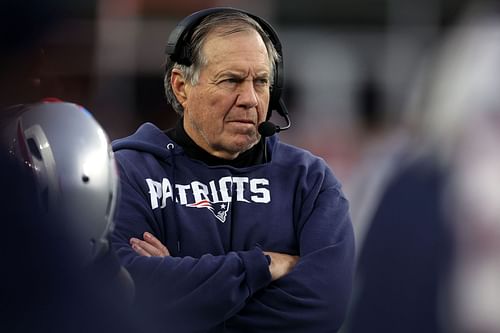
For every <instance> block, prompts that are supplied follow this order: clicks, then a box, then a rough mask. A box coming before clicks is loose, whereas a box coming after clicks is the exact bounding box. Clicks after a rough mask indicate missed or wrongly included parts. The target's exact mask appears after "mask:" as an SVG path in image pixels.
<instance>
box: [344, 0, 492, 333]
mask: <svg viewBox="0 0 500 333" xmlns="http://www.w3.org/2000/svg"><path fill="white" fill-rule="evenodd" d="M490 5H491V4H488V3H480V4H475V6H473V7H471V8H470V9H469V11H468V12H467V13H466V15H465V16H464V18H463V20H462V21H460V22H459V24H458V25H457V26H456V27H455V28H454V29H453V30H452V32H451V33H450V34H449V35H448V36H447V38H446V39H445V40H444V43H443V44H442V46H441V47H440V48H439V49H438V52H437V53H436V54H435V57H433V58H431V59H432V60H431V62H430V63H429V67H428V68H427V69H426V71H424V72H422V76H421V78H420V80H419V83H418V85H417V89H416V90H415V91H414V93H415V96H416V97H417V98H416V99H415V100H414V102H415V103H413V104H412V106H411V109H412V111H413V112H410V114H409V117H408V119H409V120H410V123H409V124H410V126H412V127H409V129H410V130H409V132H408V133H409V135H408V136H407V137H406V138H407V139H409V140H406V141H405V144H403V145H400V146H398V149H395V150H393V151H392V155H390V156H387V160H390V161H392V163H391V164H390V165H386V168H385V169H384V170H379V171H378V173H374V174H372V177H379V179H383V181H380V180H379V181H378V188H377V189H376V191H374V193H378V196H377V195H374V196H373V197H372V199H373V200H374V202H372V203H371V204H368V205H365V206H359V207H358V208H359V210H360V212H362V211H363V209H369V210H370V214H365V215H364V216H366V217H367V218H366V221H365V222H366V225H365V226H361V227H360V228H356V230H358V232H359V233H358V235H359V236H360V237H359V238H358V240H360V243H361V244H360V252H359V255H358V263H357V264H358V267H357V273H356V287H355V295H356V296H355V297H354V298H353V302H352V307H351V309H350V312H349V319H348V321H347V324H346V325H345V331H346V332H367V331H373V332H454V333H456V332H464V333H465V332H467V333H469V332H470V333H471V332H487V333H493V332H499V331H500V319H499V316H498V309H499V308H500V261H498V253H500V222H499V221H500V210H499V209H500V191H499V187H498V183H499V180H500V152H499V150H498V142H500V141H499V140H500V94H498V87H499V86H500V24H499V22H500V21H499V14H500V12H499V10H498V9H499V8H498V6H497V5H491V6H490ZM358 213H359V212H358ZM358 213H357V214H358ZM360 215H361V216H363V214H360Z"/></svg>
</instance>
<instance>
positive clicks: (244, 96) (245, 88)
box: [237, 80, 258, 109]
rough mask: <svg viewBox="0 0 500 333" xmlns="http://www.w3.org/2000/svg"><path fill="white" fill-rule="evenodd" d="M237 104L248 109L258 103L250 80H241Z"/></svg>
mask: <svg viewBox="0 0 500 333" xmlns="http://www.w3.org/2000/svg"><path fill="white" fill-rule="evenodd" d="M237 104H238V106H242V107H244V108H247V109H250V108H253V107H255V106H257V104H258V98H257V91H256V90H255V87H254V82H253V81H252V80H244V81H243V82H241V84H240V87H239V91H238V99H237Z"/></svg>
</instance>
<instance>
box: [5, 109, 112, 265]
mask: <svg viewBox="0 0 500 333" xmlns="http://www.w3.org/2000/svg"><path fill="white" fill-rule="evenodd" d="M4 116H5V117H3V124H2V127H3V128H2V134H3V136H4V138H3V142H4V143H5V144H6V146H7V148H8V151H9V152H10V154H11V155H14V156H15V157H16V158H17V159H18V160H19V161H20V162H21V163H22V164H24V165H25V166H27V167H28V168H30V169H31V170H32V171H33V173H34V176H35V179H36V182H37V186H38V194H39V195H38V198H39V199H40V203H41V206H42V207H43V209H44V210H46V212H47V214H50V215H49V216H52V215H53V216H54V223H59V224H62V225H58V226H57V227H58V228H63V229H64V231H67V234H68V235H70V237H72V238H71V241H72V242H73V243H74V244H75V248H76V250H77V251H78V253H81V255H82V258H81V260H82V262H83V263H84V264H88V263H89V262H91V261H93V260H95V259H96V258H97V257H98V256H99V255H100V254H103V253H108V252H109V245H108V242H107V234H108V233H109V232H110V231H111V229H112V228H113V222H112V221H113V213H114V209H115V203H116V200H117V196H118V194H119V182H118V174H117V170H116V164H115V161H114V157H113V152H112V150H111V146H110V141H109V139H108V137H107V135H106V133H105V132H104V131H103V129H102V128H101V126H100V125H99V124H98V123H97V121H96V120H95V119H94V117H93V116H92V115H91V114H90V113H89V112H88V111H87V110H86V109H85V108H83V107H81V106H79V105H76V104H73V103H67V102H62V101H56V102H53V101H50V102H40V103H36V104H27V105H17V106H13V107H10V108H9V109H8V110H6V112H5V113H4ZM26 206H27V209H29V203H26ZM56 221H57V222H56Z"/></svg>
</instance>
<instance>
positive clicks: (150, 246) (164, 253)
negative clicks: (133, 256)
mask: <svg viewBox="0 0 500 333" xmlns="http://www.w3.org/2000/svg"><path fill="white" fill-rule="evenodd" d="M142 236H143V237H144V240H140V239H138V238H135V237H132V238H130V245H131V246H132V249H134V251H135V252H137V253H138V254H140V255H141V256H145V257H168V256H170V252H169V251H168V249H167V247H166V246H165V245H163V244H162V243H161V242H160V241H159V240H158V238H156V237H155V236H153V235H152V234H150V233H149V232H145V233H144V234H143V235H142Z"/></svg>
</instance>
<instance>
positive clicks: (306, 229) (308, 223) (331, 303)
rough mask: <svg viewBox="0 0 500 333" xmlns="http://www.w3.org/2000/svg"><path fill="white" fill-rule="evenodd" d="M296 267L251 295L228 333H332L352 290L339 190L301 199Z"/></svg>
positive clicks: (347, 226)
mask: <svg viewBox="0 0 500 333" xmlns="http://www.w3.org/2000/svg"><path fill="white" fill-rule="evenodd" d="M300 207H301V211H302V212H305V213H304V215H303V216H302V217H301V219H302V220H303V223H302V224H301V225H300V230H298V237H299V241H300V259H299V261H298V263H297V265H296V266H295V267H294V269H293V270H292V271H291V272H290V273H289V274H287V275H286V276H284V277H283V278H281V279H279V280H276V281H274V282H273V283H271V284H270V285H269V286H268V287H267V288H265V289H263V290H261V291H259V292H257V293H256V294H254V295H253V296H252V297H251V298H250V300H249V302H248V303H247V304H246V306H245V307H244V309H242V310H241V311H240V312H239V313H238V314H237V315H235V316H234V317H233V318H231V319H230V320H229V321H228V322H227V323H226V328H227V330H228V332H315V333H317V332H336V331H337V330H338V329H339V328H340V326H341V325H342V322H343V320H344V317H345V314H346V311H347V306H348V302H349V299H350V294H351V288H352V277H353V268H354V235H353V229H352V224H351V220H350V217H349V214H348V203H347V200H346V199H345V197H344V196H343V194H342V192H341V191H340V189H339V188H338V187H329V188H326V189H321V190H319V191H318V193H314V194H311V193H310V195H309V196H308V197H306V198H304V199H303V204H302V205H300Z"/></svg>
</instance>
